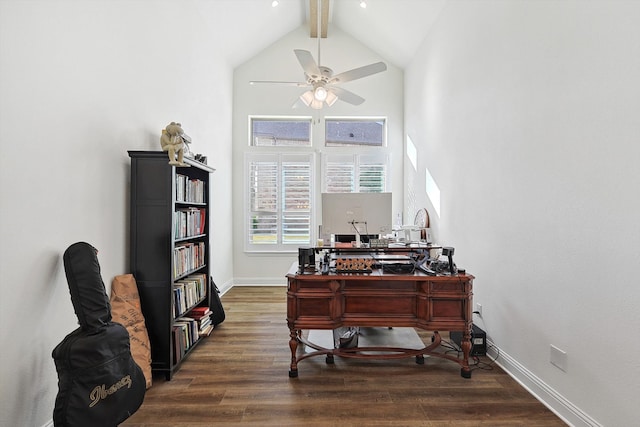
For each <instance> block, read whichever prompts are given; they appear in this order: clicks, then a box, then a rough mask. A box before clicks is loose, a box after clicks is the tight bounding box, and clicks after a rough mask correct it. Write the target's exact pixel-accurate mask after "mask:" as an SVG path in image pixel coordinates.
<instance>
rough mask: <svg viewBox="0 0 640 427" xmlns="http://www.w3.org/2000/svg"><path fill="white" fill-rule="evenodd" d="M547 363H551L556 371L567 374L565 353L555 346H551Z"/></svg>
mask: <svg viewBox="0 0 640 427" xmlns="http://www.w3.org/2000/svg"><path fill="white" fill-rule="evenodd" d="M549 362H551V364H552V365H554V366H555V367H557V368H558V369H561V370H563V371H564V372H567V352H566V351H564V350H560V349H559V348H558V347H556V346H555V345H551V349H550V353H549Z"/></svg>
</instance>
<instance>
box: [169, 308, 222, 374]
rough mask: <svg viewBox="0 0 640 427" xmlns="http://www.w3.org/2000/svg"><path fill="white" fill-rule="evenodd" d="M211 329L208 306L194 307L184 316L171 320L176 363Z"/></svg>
mask: <svg viewBox="0 0 640 427" xmlns="http://www.w3.org/2000/svg"><path fill="white" fill-rule="evenodd" d="M212 330H213V324H212V323H211V310H210V309H209V307H195V308H194V309H193V310H191V312H190V313H189V314H188V315H187V316H184V317H179V318H178V319H176V320H175V322H173V329H172V332H173V360H174V362H175V363H178V362H179V361H180V359H182V358H183V357H184V355H185V354H186V353H187V351H188V350H189V349H190V348H191V347H192V346H193V345H194V344H195V343H196V341H198V340H199V339H200V337H203V336H208V335H209V334H210V333H211V331H212Z"/></svg>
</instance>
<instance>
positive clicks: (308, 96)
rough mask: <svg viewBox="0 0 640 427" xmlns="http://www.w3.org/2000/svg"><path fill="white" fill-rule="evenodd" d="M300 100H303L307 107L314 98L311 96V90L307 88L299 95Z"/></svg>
mask: <svg viewBox="0 0 640 427" xmlns="http://www.w3.org/2000/svg"><path fill="white" fill-rule="evenodd" d="M300 100H301V101H302V102H304V105H306V106H307V107H308V106H310V105H311V103H312V102H313V101H314V100H315V98H314V97H313V91H310V90H308V91H306V92H305V93H303V94H302V95H300Z"/></svg>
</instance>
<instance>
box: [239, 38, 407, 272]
mask: <svg viewBox="0 0 640 427" xmlns="http://www.w3.org/2000/svg"><path fill="white" fill-rule="evenodd" d="M328 34H329V36H328V37H327V38H326V39H322V40H321V58H320V63H321V65H326V66H329V67H331V68H332V69H333V71H334V73H336V74H337V73H340V72H343V71H347V70H350V69H352V68H356V67H360V66H364V65H368V64H370V63H373V62H377V61H381V60H382V61H384V58H380V57H379V56H378V55H377V54H376V53H375V52H372V51H371V50H370V49H369V48H367V47H365V46H363V45H362V44H361V43H359V42H358V41H356V40H354V39H353V38H351V37H350V36H348V35H346V34H345V33H343V32H342V31H340V30H339V29H337V28H333V27H329V31H328ZM294 49H306V50H309V51H310V52H311V53H312V54H313V56H314V58H315V59H316V61H317V60H318V57H317V55H318V42H317V39H312V38H310V37H309V29H308V27H307V26H301V27H300V28H298V29H296V30H294V31H292V32H291V33H289V34H287V35H286V36H284V37H283V38H281V39H280V40H278V41H277V42H276V43H274V44H273V45H271V46H269V47H268V48H267V49H265V50H264V51H263V52H261V53H260V54H258V55H257V56H255V57H254V58H252V59H251V60H249V61H247V62H245V63H244V64H242V65H240V66H239V67H237V68H236V69H235V72H234V98H233V99H234V107H233V166H234V168H233V212H234V222H233V241H234V257H233V259H234V283H235V284H256V283H261V284H265V283H266V284H269V283H270V284H285V277H284V275H285V274H286V272H287V271H288V270H289V267H290V266H291V264H292V263H293V262H294V261H297V248H294V251H295V253H293V252H292V253H288V254H283V255H272V254H268V255H267V254H247V253H245V252H244V244H243V242H244V230H243V224H244V215H245V205H244V200H245V199H244V198H245V191H244V182H245V181H244V153H245V151H246V148H247V147H248V145H249V130H248V126H249V116H251V115H281V116H293V115H305V116H313V118H314V120H320V122H319V123H318V124H314V125H313V129H312V133H313V134H312V140H313V146H314V149H315V151H316V153H318V156H317V160H318V162H317V167H318V172H319V170H320V156H319V154H320V153H321V152H322V151H324V150H325V148H324V147H323V144H324V120H323V118H324V117H325V116H354V115H355V116H376V117H379V116H382V117H387V126H388V135H387V137H388V146H389V148H388V149H389V151H390V152H391V153H393V154H392V155H391V161H392V165H391V182H392V188H391V191H392V192H393V194H394V198H393V211H394V213H395V212H401V211H402V194H403V187H402V185H403V183H402V167H403V166H402V161H403V158H402V155H401V153H402V126H403V120H402V117H403V110H402V88H403V73H402V71H401V70H400V69H398V68H397V67H395V66H393V65H391V64H387V67H388V68H387V71H385V72H383V73H380V74H376V75H373V76H369V77H366V78H363V79H359V80H356V81H352V82H347V83H345V84H344V88H345V89H348V90H350V91H352V92H354V93H356V94H358V95H360V96H362V97H363V98H365V99H366V101H365V102H364V103H363V104H361V105H360V106H352V105H350V104H347V103H345V102H342V101H338V102H336V103H335V104H334V105H333V106H331V107H328V108H327V107H325V108H324V109H322V110H319V111H318V112H316V110H313V109H311V108H306V107H302V108H297V109H292V108H291V106H292V105H293V104H294V102H295V101H296V100H297V98H298V96H299V95H300V94H301V93H302V92H303V90H304V89H303V88H298V87H295V86H280V85H249V81H251V80H277V81H283V80H284V81H304V73H303V71H302V68H301V67H300V64H299V63H298V61H297V59H296V56H295V55H294V53H293V50H294ZM317 178H318V181H317V182H318V184H319V182H320V181H319V178H320V175H319V174H317ZM315 196H316V198H315V201H316V204H315V207H316V208H319V206H320V192H318V193H317V194H316V195H315ZM317 211H318V215H319V214H320V213H319V212H320V209H317Z"/></svg>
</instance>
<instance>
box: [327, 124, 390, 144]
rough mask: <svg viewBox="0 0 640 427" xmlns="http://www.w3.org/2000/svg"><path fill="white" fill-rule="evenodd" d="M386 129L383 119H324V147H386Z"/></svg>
mask: <svg viewBox="0 0 640 427" xmlns="http://www.w3.org/2000/svg"><path fill="white" fill-rule="evenodd" d="M386 127H387V121H386V119H384V118H365V119H349V118H325V145H326V146H327V147H341V146H366V147H383V146H385V145H386V144H385V142H386V135H387V128H386Z"/></svg>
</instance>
